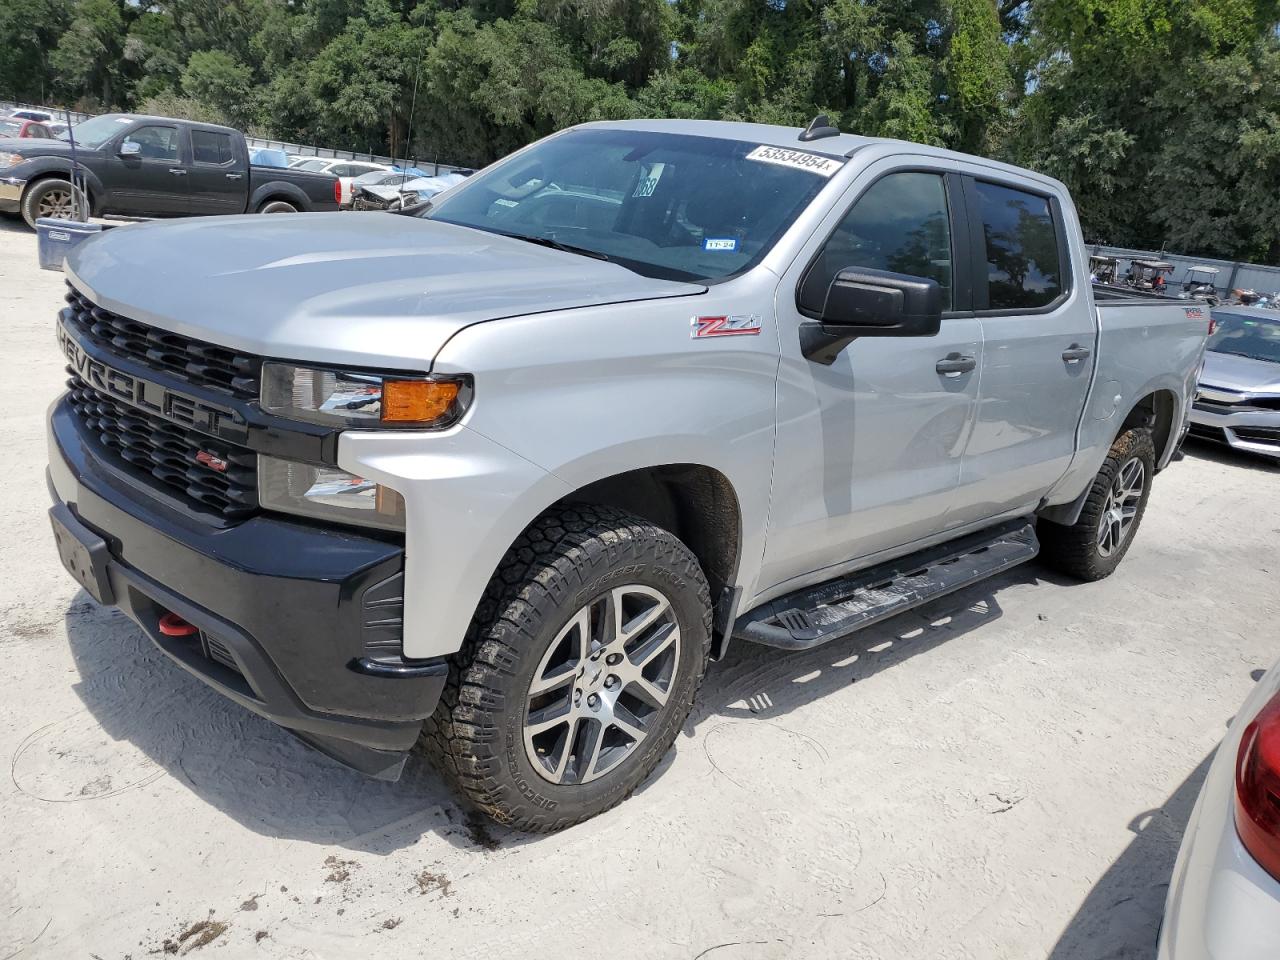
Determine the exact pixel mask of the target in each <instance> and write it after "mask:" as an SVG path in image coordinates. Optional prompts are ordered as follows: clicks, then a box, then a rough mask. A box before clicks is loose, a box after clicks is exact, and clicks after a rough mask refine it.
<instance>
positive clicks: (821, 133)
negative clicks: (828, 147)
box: [800, 113, 840, 143]
mask: <svg viewBox="0 0 1280 960" xmlns="http://www.w3.org/2000/svg"><path fill="white" fill-rule="evenodd" d="M838 136H840V131H839V130H837V129H836V128H835V127H833V126H832V125H831V120H830V118H828V117H827V115H826V114H825V113H820V114H818V115H817V116H816V117H814V118H813V121H812V122H811V123H810V124H809V126H807V127H805V129H804V133H802V134H800V140H801V142H803V143H808V142H809V141H810V140H821V139H823V138H824V137H838Z"/></svg>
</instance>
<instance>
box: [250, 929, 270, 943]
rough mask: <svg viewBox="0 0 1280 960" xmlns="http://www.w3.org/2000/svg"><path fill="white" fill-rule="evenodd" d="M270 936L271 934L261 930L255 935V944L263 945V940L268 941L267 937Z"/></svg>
mask: <svg viewBox="0 0 1280 960" xmlns="http://www.w3.org/2000/svg"><path fill="white" fill-rule="evenodd" d="M269 936H271V934H269V933H267V931H265V930H259V931H258V932H257V933H255V934H254V935H253V942H254V943H261V942H262V941H263V940H265V939H267V937H269Z"/></svg>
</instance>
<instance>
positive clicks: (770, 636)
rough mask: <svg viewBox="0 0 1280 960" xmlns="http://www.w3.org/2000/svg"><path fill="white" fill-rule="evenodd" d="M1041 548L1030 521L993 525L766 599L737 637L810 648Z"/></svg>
mask: <svg viewBox="0 0 1280 960" xmlns="http://www.w3.org/2000/svg"><path fill="white" fill-rule="evenodd" d="M1039 552H1040V542H1039V541H1038V540H1037V539H1036V531H1035V526H1034V525H1033V524H1032V523H1030V522H1028V521H1027V520H1014V521H1012V522H1010V523H1005V524H1001V525H1000V526H998V527H991V528H990V529H987V530H983V531H981V532H979V533H975V534H971V535H969V536H967V537H961V538H960V539H958V540H952V541H950V542H949V543H944V544H942V545H941V546H937V547H930V548H929V549H928V550H921V551H919V552H918V553H913V554H909V555H907V556H905V557H901V558H899V559H897V560H892V561H890V562H889V563H883V564H881V565H879V566H877V567H871V568H870V569H868V570H862V571H860V572H858V573H855V574H851V575H850V576H847V577H840V578H839V579H836V580H828V581H826V582H825V583H819V584H817V585H816V586H812V587H807V588H805V589H803V590H797V591H796V592H795V593H789V594H787V595H785V596H782V597H778V598H777V599H776V600H772V601H770V602H769V603H765V604H762V605H761V606H759V607H756V608H755V609H754V610H750V611H748V612H747V613H745V614H743V615H742V616H741V617H739V618H738V621H737V623H735V624H734V629H733V635H734V636H735V637H738V638H740V639H742V640H750V641H752V642H753V643H762V644H764V645H766V646H769V647H780V648H781V649H783V650H807V649H808V648H809V647H816V646H818V645H819V644H823V643H826V642H827V641H829V640H836V639H839V638H840V637H844V636H848V635H849V634H851V633H853V632H854V631H856V630H861V629H862V628H863V627H869V626H871V625H872V624H873V623H879V622H880V621H881V620H884V619H886V618H888V617H892V616H894V615H895V614H899V613H902V612H903V611H904V610H910V609H911V608H912V607H918V606H920V605H921V604H923V603H927V602H929V601H930V600H934V599H936V598H938V597H941V596H945V595H946V594H948V593H952V592H954V591H956V590H960V589H963V588H964V587H967V586H969V585H970V584H974V583H977V582H978V581H979V580H985V579H986V578H987V577H990V576H994V575H995V574H997V573H1001V572H1002V571H1005V570H1008V569H1009V568H1010V567H1016V566H1017V565H1018V564H1020V563H1025V562H1026V561H1028V560H1030V559H1032V558H1033V557H1034V556H1035V555H1036V554H1037V553H1039Z"/></svg>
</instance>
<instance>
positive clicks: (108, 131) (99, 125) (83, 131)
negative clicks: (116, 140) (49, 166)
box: [63, 113, 133, 150]
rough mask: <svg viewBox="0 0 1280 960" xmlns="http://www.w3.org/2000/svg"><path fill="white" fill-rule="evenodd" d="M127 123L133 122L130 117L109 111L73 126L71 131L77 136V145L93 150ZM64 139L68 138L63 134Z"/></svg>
mask: <svg viewBox="0 0 1280 960" xmlns="http://www.w3.org/2000/svg"><path fill="white" fill-rule="evenodd" d="M126 123H133V120H132V119H130V118H129V117H122V116H120V114H118V113H107V114H103V115H102V116H100V117H93V118H92V119H90V120H86V121H85V122H84V123H77V124H76V125H75V126H74V127H72V128H71V133H72V134H73V135H74V136H75V138H76V146H77V147H85V148H87V149H90V150H93V149H96V148H97V147H100V146H102V145H103V144H104V143H106V142H107V141H108V140H110V139H111V138H112V137H114V136H115V135H116V134H117V133H119V132H120V128H121V127H123V126H124V125H125V124H126ZM63 139H64V140H65V139H67V138H66V136H65V135H64V136H63Z"/></svg>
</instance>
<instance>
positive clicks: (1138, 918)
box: [1047, 753, 1213, 960]
mask: <svg viewBox="0 0 1280 960" xmlns="http://www.w3.org/2000/svg"><path fill="white" fill-rule="evenodd" d="M1212 759H1213V754H1212V753H1210V754H1209V756H1207V757H1205V758H1204V759H1203V760H1201V761H1200V764H1199V765H1198V766H1197V767H1196V768H1195V770H1193V771H1192V772H1191V774H1190V775H1189V776H1188V777H1187V778H1186V779H1185V780H1183V781H1182V783H1181V784H1180V785H1179V786H1178V788H1177V789H1176V790H1174V791H1173V793H1172V794H1170V795H1169V798H1168V799H1167V800H1165V802H1164V803H1163V804H1161V805H1160V806H1159V807H1156V808H1155V809H1152V810H1144V811H1142V812H1141V813H1139V814H1138V815H1137V816H1135V817H1134V818H1133V819H1132V820H1130V821H1129V825H1128V827H1129V831H1130V832H1131V833H1132V834H1133V839H1132V840H1130V841H1129V845H1128V846H1127V847H1125V849H1124V852H1123V853H1121V854H1120V856H1119V857H1117V858H1116V860H1115V862H1114V863H1112V864H1111V866H1110V867H1108V868H1107V871H1106V872H1105V873H1104V874H1103V875H1102V876H1101V877H1100V878H1099V879H1098V882H1097V883H1095V884H1094V885H1093V888H1092V889H1091V890H1090V891H1089V893H1088V894H1087V895H1086V896H1085V898H1084V900H1083V901H1082V902H1081V904H1080V907H1079V909H1077V910H1076V912H1075V915H1074V916H1073V917H1072V918H1071V920H1070V921H1068V923H1067V926H1066V928H1065V929H1064V930H1063V931H1062V935H1061V936H1060V937H1059V938H1058V942H1057V943H1056V944H1054V947H1053V950H1052V951H1051V952H1050V953H1049V956H1048V958H1047V960H1139V958H1142V960H1148V958H1150V957H1154V956H1155V953H1156V938H1157V937H1158V936H1159V933H1160V921H1161V918H1162V917H1163V916H1164V901H1165V896H1166V894H1167V893H1168V890H1169V879H1170V876H1171V875H1172V873H1173V864H1174V861H1175V860H1176V859H1177V857H1178V847H1179V845H1180V844H1181V843H1182V834H1183V832H1184V831H1185V830H1186V826H1187V821H1188V819H1190V817H1191V810H1192V808H1193V807H1194V806H1195V802H1196V797H1197V796H1199V794H1200V787H1201V785H1202V784H1203V783H1204V778H1205V775H1206V774H1207V773H1208V772H1209V763H1210V761H1211V760H1212Z"/></svg>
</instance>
